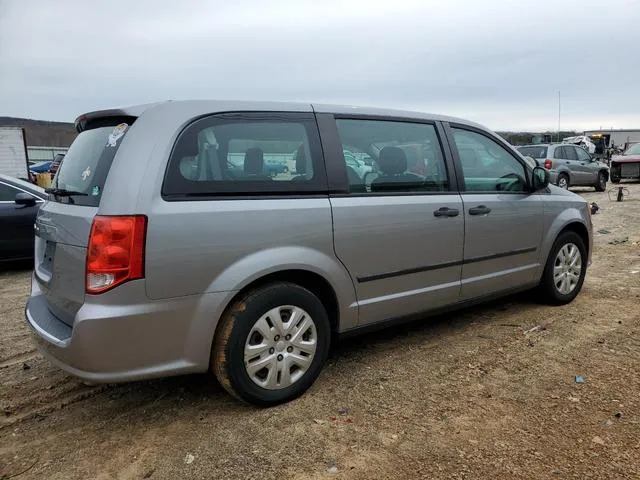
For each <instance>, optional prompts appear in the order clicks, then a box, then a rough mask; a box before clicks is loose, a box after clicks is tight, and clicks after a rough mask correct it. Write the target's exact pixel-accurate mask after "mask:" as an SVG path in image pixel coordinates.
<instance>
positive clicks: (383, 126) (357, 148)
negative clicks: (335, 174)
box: [336, 119, 449, 193]
mask: <svg viewBox="0 0 640 480" xmlns="http://www.w3.org/2000/svg"><path fill="white" fill-rule="evenodd" d="M336 123H337V126H338V133H339V135H340V140H341V142H342V151H343V156H344V162H345V168H346V170H347V177H348V178H349V191H350V192H352V193H380V192H388V193H389V192H395V193H397V192H441V191H447V190H448V188H449V182H448V177H447V169H446V166H445V162H444V157H443V155H442V148H441V146H440V140H439V138H438V135H437V133H436V129H435V127H434V126H433V125H430V124H422V123H409V122H395V121H386V120H364V119H362V120H360V119H338V120H336Z"/></svg>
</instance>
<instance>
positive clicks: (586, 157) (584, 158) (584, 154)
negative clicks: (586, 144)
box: [576, 147, 591, 162]
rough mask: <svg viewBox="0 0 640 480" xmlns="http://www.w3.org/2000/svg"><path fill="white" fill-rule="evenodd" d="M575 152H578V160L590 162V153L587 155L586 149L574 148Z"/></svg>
mask: <svg viewBox="0 0 640 480" xmlns="http://www.w3.org/2000/svg"><path fill="white" fill-rule="evenodd" d="M576 152H578V160H580V161H581V162H590V161H591V155H589V154H588V153H587V151H586V150H585V149H584V148H579V147H578V148H576Z"/></svg>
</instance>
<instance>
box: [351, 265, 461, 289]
mask: <svg viewBox="0 0 640 480" xmlns="http://www.w3.org/2000/svg"><path fill="white" fill-rule="evenodd" d="M462 263H463V262H462V260H459V261H455V262H447V263H438V264H436V265H426V266H424V267H415V268H406V269H404V270H396V271H393V272H385V273H376V274H373V275H366V276H363V277H358V278H357V280H358V283H367V282H374V281H376V280H382V279H385V278H392V277H401V276H403V275H412V274H414V273H422V272H428V271H431V270H440V269H442V268H449V267H457V266H459V265H462Z"/></svg>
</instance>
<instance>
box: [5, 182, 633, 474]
mask: <svg viewBox="0 0 640 480" xmlns="http://www.w3.org/2000/svg"><path fill="white" fill-rule="evenodd" d="M628 187H629V190H630V191H631V197H630V198H628V199H625V201H624V202H622V203H616V202H610V201H609V200H608V197H607V194H606V193H594V192H592V191H590V190H584V191H579V193H580V194H582V195H584V196H585V197H586V198H587V199H589V200H590V201H596V202H597V203H598V205H599V206H600V212H599V213H598V214H596V215H595V216H594V218H593V221H594V225H595V230H596V232H597V231H599V230H600V231H602V232H607V233H596V234H595V243H596V246H595V253H594V257H593V265H592V267H591V269H590V271H589V274H588V276H587V280H586V282H585V286H584V290H583V292H582V293H581V295H580V296H579V297H578V298H577V299H576V301H574V302H573V303H572V304H571V305H568V306H566V307H560V308H551V307H546V306H541V305H538V304H536V303H535V302H533V301H532V299H531V298H530V295H528V294H523V295H519V296H517V297H510V298H507V299H503V300H500V301H497V302H493V303H491V304H489V305H485V306H482V307H478V308H474V309H470V310H464V311H461V312H457V313H453V314H449V315H447V316H444V317H438V318H435V319H429V320H425V321H424V322H418V323H414V324H411V325H408V326H403V327H400V328H395V329H392V330H386V331H383V332H380V333H376V334H370V335H367V336H364V337H360V338H357V339H354V340H351V341H349V342H343V343H342V344H341V345H339V346H338V347H336V348H335V349H334V351H333V352H332V354H331V357H330V359H329V362H328V364H327V366H326V368H325V370H324V371H323V373H322V375H321V376H320V378H319V379H318V381H317V382H316V384H315V385H314V386H313V387H312V389H311V390H310V391H309V392H308V393H307V394H306V395H304V396H303V397H302V398H300V399H298V400H296V401H294V402H291V403H289V404H287V405H282V406H279V407H276V408H271V409H268V410H259V409H255V408H252V407H247V406H245V405H241V404H239V403H238V402H236V401H235V400H233V399H232V398H231V397H230V396H229V395H228V394H226V393H225V392H224V390H223V389H222V388H221V387H220V386H219V385H218V384H217V383H216V381H215V380H214V379H213V377H210V376H205V375H202V376H189V377H179V378H171V379H165V380H156V381H149V382H136V383H131V384H126V385H117V386H100V387H95V386H87V385H84V384H83V383H81V382H79V381H78V380H75V379H73V378H72V377H69V376H67V375H66V374H64V373H62V372H60V371H59V370H57V369H56V368H54V367H53V366H52V365H51V364H49V363H48V362H47V361H45V360H44V359H43V358H42V357H40V356H39V355H38V354H37V353H36V351H35V349H34V348H33V343H32V339H31V334H30V332H29V330H28V328H27V327H26V326H25V324H24V320H23V308H24V302H25V299H26V297H27V295H28V290H29V275H30V273H29V272H28V271H27V270H26V269H20V268H14V269H12V270H11V271H5V272H3V273H0V298H1V307H0V327H1V331H2V332H3V334H2V342H1V343H0V385H2V386H1V388H0V407H1V408H2V411H3V412H0V478H5V477H10V476H12V475H17V474H20V475H19V476H18V477H17V478H20V479H23V478H47V479H75V478H78V479H86V478H99V479H110V478H151V479H165V478H167V479H174V478H224V479H236V478H237V479H247V478H265V479H268V478H292V479H298V480H302V479H320V478H349V479H351V478H353V479H370V478H376V479H384V478H399V479H400V478H402V479H407V478H443V479H444V478H446V479H458V478H460V479H462V478H465V479H468V478H598V479H602V478H612V479H613V478H616V479H617V478H638V477H640V415H639V411H640V400H639V397H638V392H639V391H640V379H639V378H640V376H639V375H638V370H639V367H640V308H639V305H640V222H639V219H640V185H637V184H632V185H628ZM612 198H615V196H614V195H612ZM616 239H617V240H618V242H614V240H616ZM625 239H626V240H625ZM610 242H611V243H610ZM534 327H535V328H534ZM576 376H582V377H583V378H584V383H576V378H575V377H576Z"/></svg>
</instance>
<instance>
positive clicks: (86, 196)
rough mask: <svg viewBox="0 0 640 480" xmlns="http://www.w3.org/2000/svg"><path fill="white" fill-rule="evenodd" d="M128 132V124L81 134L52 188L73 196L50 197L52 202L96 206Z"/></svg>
mask: <svg viewBox="0 0 640 480" xmlns="http://www.w3.org/2000/svg"><path fill="white" fill-rule="evenodd" d="M128 129H129V124H128V123H119V124H116V125H108V126H99V127H97V128H92V129H90V130H85V131H84V132H82V133H80V135H78V136H77V137H76V139H75V140H74V141H73V144H72V145H71V147H70V148H69V151H68V152H67V154H66V155H65V156H64V158H63V159H62V162H61V163H60V166H59V167H58V171H57V172H56V176H55V178H54V180H53V182H52V185H51V186H52V188H57V189H61V190H67V191H69V192H74V194H71V195H55V196H53V195H52V197H51V198H52V200H55V201H58V202H61V203H71V204H74V205H84V206H92V207H97V206H98V205H99V204H100V197H101V196H102V189H103V187H104V182H105V180H106V179H107V174H108V173H109V169H110V168H111V163H112V162H113V157H115V154H116V151H117V150H118V147H119V146H120V144H121V142H122V139H123V138H124V136H125V135H126V133H127V131H128Z"/></svg>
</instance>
